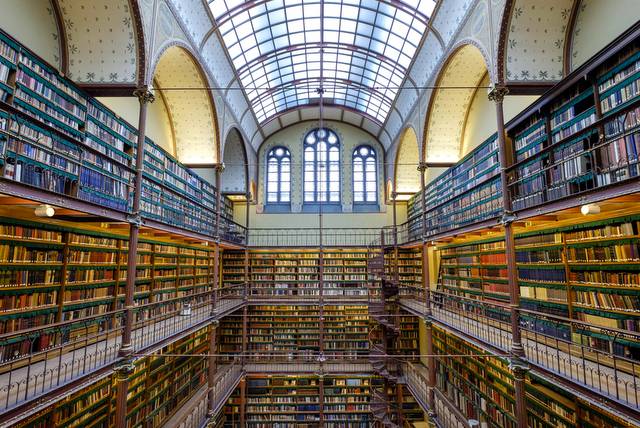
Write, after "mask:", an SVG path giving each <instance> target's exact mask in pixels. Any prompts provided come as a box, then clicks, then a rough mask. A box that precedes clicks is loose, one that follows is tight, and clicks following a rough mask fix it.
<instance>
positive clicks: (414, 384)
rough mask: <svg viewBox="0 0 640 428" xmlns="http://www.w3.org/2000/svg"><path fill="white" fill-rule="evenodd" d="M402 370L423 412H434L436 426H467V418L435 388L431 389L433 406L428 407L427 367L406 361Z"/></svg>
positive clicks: (462, 427) (460, 427)
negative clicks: (432, 407) (431, 407)
mask: <svg viewBox="0 0 640 428" xmlns="http://www.w3.org/2000/svg"><path fill="white" fill-rule="evenodd" d="M402 372H403V374H404V380H405V381H406V383H407V386H408V387H409V389H410V390H411V393H412V394H413V396H414V397H415V398H416V399H417V401H418V403H419V404H420V406H422V408H423V409H424V410H425V412H427V411H432V412H434V413H435V415H436V417H435V420H434V422H435V423H436V425H437V426H438V427H442V428H444V427H446V428H469V421H468V419H467V418H465V417H464V415H463V414H462V413H461V412H460V410H458V409H457V408H456V406H455V405H453V404H452V403H451V402H450V401H449V399H448V398H447V397H445V396H444V395H442V393H440V391H438V390H437V389H436V388H433V389H432V391H433V394H434V397H433V398H434V407H435V408H434V409H429V408H428V405H427V402H428V400H427V397H428V394H429V390H428V388H427V385H428V382H427V378H428V369H427V368H426V367H425V366H424V365H422V364H421V363H415V362H406V363H404V364H403V366H402Z"/></svg>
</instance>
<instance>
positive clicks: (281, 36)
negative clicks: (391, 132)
mask: <svg viewBox="0 0 640 428" xmlns="http://www.w3.org/2000/svg"><path fill="white" fill-rule="evenodd" d="M209 3H210V7H211V11H212V13H213V15H214V17H215V19H216V24H217V25H218V27H219V30H220V34H221V35H222V38H223V40H224V43H225V45H226V47H227V50H228V52H229V55H230V57H231V60H232V62H233V65H234V67H235V68H236V71H237V73H238V77H239V79H240V82H241V84H242V86H243V87H244V89H245V93H246V94H247V98H248V99H249V101H250V103H251V107H252V109H253V111H254V113H255V115H256V118H257V119H258V121H259V122H265V121H267V120H268V119H270V118H271V117H273V116H274V115H277V114H278V113H281V112H283V111H285V110H289V109H292V108H295V107H298V106H304V105H308V104H317V102H318V98H319V95H318V93H317V89H318V88H319V87H322V88H323V89H324V95H323V97H324V103H325V104H334V105H339V106H345V107H347V108H350V109H354V110H357V111H360V112H362V113H364V114H366V115H368V116H370V117H371V118H373V119H375V120H376V121H378V122H379V123H382V122H384V120H385V118H386V117H387V114H388V113H389V110H390V109H391V105H392V103H393V101H394V99H395V97H396V94H397V92H398V87H400V86H401V85H402V82H403V80H404V76H405V75H406V73H407V68H408V67H409V65H410V64H411V60H412V59H413V56H414V55H415V53H416V50H417V48H418V46H419V44H420V41H421V39H422V36H423V35H424V34H425V32H426V29H427V20H428V17H429V16H431V13H432V11H433V8H434V6H435V0H414V1H367V0H343V1H337V0H325V1H323V2H322V4H323V5H324V13H323V14H321V10H320V5H321V2H320V1H302V0H284V1H283V0H280V1H263V2H259V1H255V2H241V1H235V0H212V1H210V2H209ZM323 15H324V23H321V22H320V21H321V16H323ZM321 28H323V30H322V33H323V34H321ZM321 48H324V52H322V54H321ZM321 58H322V64H321ZM321 66H322V69H323V71H322V83H320V77H321V74H320V68H321Z"/></svg>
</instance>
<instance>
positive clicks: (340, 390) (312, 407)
mask: <svg viewBox="0 0 640 428" xmlns="http://www.w3.org/2000/svg"><path fill="white" fill-rule="evenodd" d="M246 383H247V386H246V395H245V397H244V400H243V398H242V396H241V392H240V389H239V388H238V389H236V391H235V392H234V394H233V395H232V396H231V397H230V398H229V401H228V404H227V406H225V408H224V414H225V417H226V421H225V426H226V427H229V428H236V427H240V425H239V419H240V415H239V414H240V411H241V409H240V407H241V406H242V405H243V404H242V403H243V402H244V406H245V408H244V411H245V424H246V426H247V427H255V428H271V427H274V426H277V427H281V428H289V427H291V428H293V427H295V428H300V427H306V428H320V427H321V426H322V427H328V428H345V427H348V428H367V427H371V426H373V424H374V419H373V417H372V415H371V406H372V397H373V391H374V389H383V388H384V382H383V379H382V378H380V377H377V376H372V375H371V374H367V373H363V374H325V375H324V376H322V377H320V376H319V375H318V374H317V373H301V374H296V375H283V374H271V375H268V374H264V375H254V374H251V375H248V376H247V377H246ZM321 390H322V391H321ZM389 393H390V394H392V395H393V394H395V391H391V390H390V391H389ZM391 411H392V412H394V411H395V410H393V409H391ZM402 414H403V417H404V419H405V421H406V422H407V423H411V422H416V421H424V413H423V412H422V410H421V409H420V408H419V407H418V406H417V405H416V402H415V401H414V400H413V399H412V397H411V394H409V393H408V392H407V391H404V390H403V407H402ZM321 415H322V421H323V422H322V425H321V424H320V420H321Z"/></svg>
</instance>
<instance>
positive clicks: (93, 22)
mask: <svg viewBox="0 0 640 428" xmlns="http://www.w3.org/2000/svg"><path fill="white" fill-rule="evenodd" d="M53 1H54V3H56V5H57V9H58V10H59V13H60V17H61V21H62V23H63V27H64V39H66V44H67V46H66V50H67V57H68V58H67V60H68V67H67V74H68V77H69V78H71V79H72V80H74V81H75V82H78V83H81V84H84V85H100V86H102V85H105V86H108V85H122V84H127V86H129V85H130V86H137V85H138V84H140V83H141V82H142V81H143V76H144V75H145V69H146V60H145V52H146V50H145V39H144V31H143V24H142V16H141V13H140V9H139V5H138V2H137V1H130V0H80V1H79V0H53Z"/></svg>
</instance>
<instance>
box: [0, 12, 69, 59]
mask: <svg viewBox="0 0 640 428" xmlns="http://www.w3.org/2000/svg"><path fill="white" fill-rule="evenodd" d="M1 4H2V9H1V10H2V11H1V12H0V28H2V29H3V30H4V31H5V32H7V33H8V34H9V35H11V36H12V37H13V38H15V39H16V40H18V41H19V42H20V43H22V44H23V45H25V46H26V47H28V48H29V49H31V50H32V51H33V52H35V53H36V54H37V55H39V56H41V57H42V58H44V60H45V61H47V62H48V63H49V64H51V65H52V66H54V67H57V68H58V69H60V67H61V64H60V61H61V57H60V45H59V35H58V27H57V25H56V20H55V15H54V12H53V7H52V6H51V2H50V1H49V0H2V2H1Z"/></svg>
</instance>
